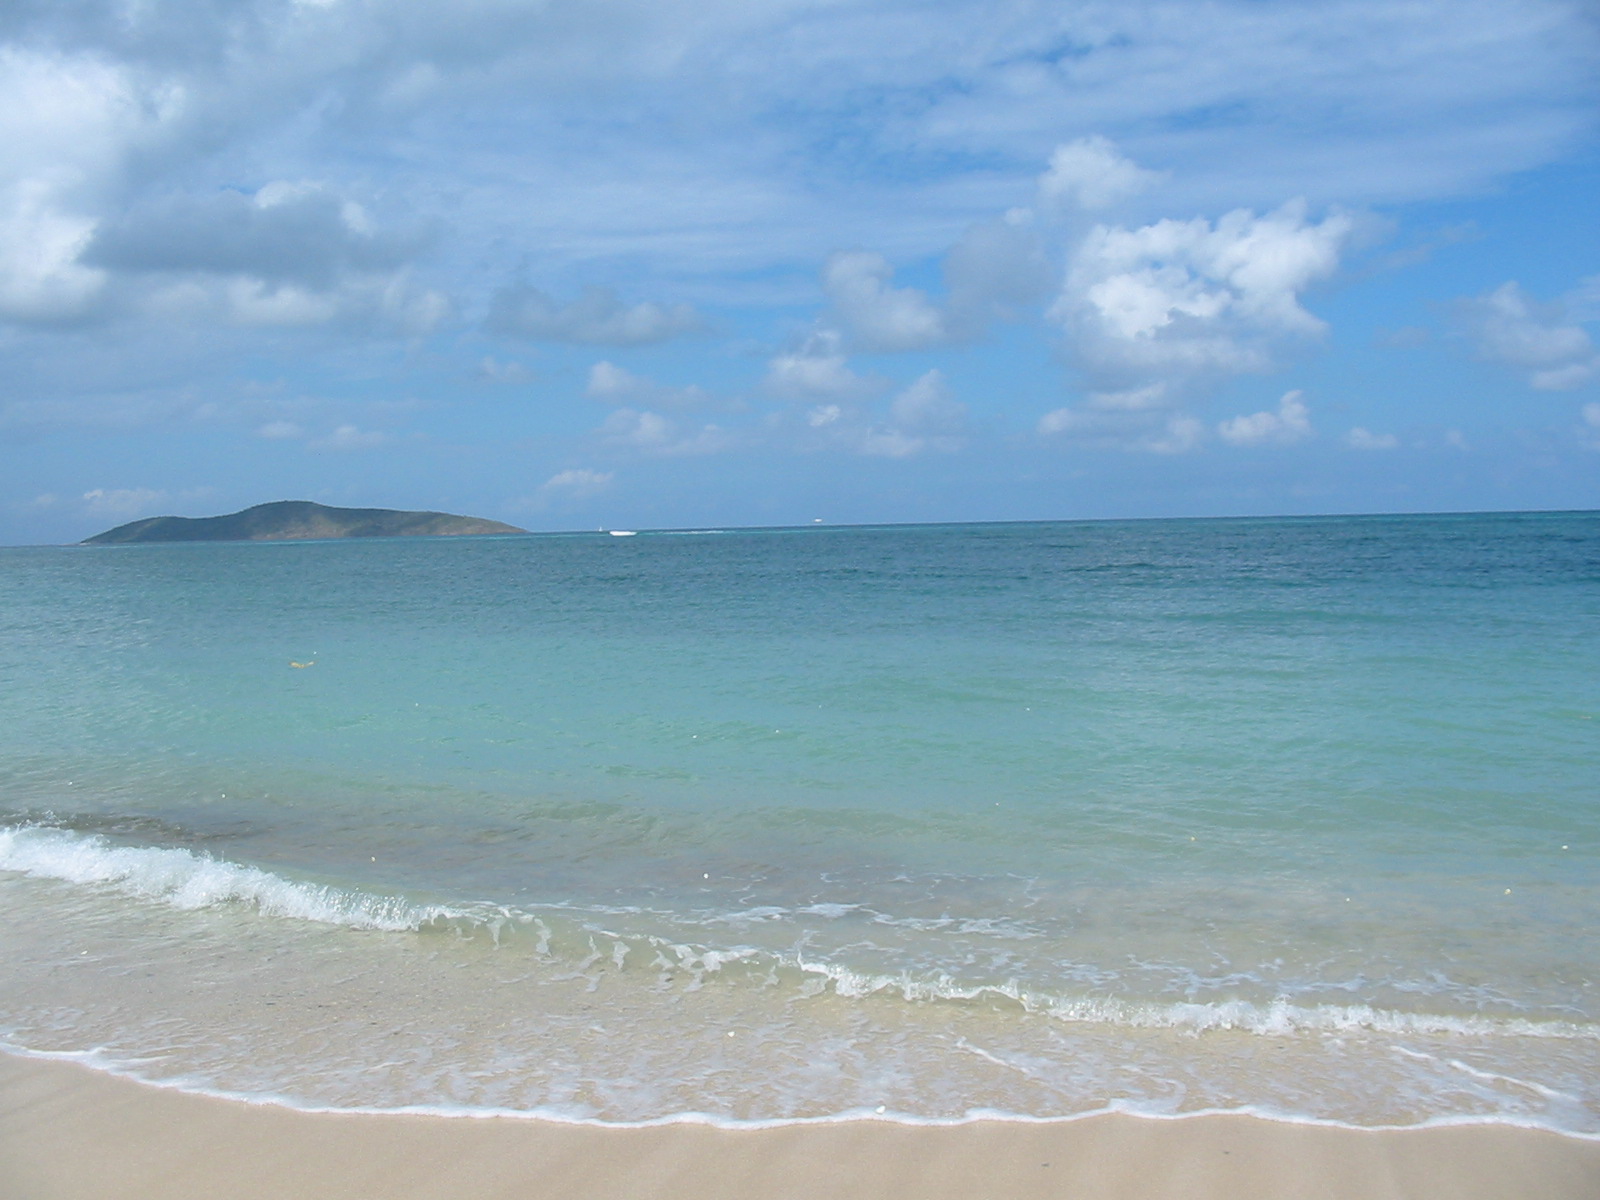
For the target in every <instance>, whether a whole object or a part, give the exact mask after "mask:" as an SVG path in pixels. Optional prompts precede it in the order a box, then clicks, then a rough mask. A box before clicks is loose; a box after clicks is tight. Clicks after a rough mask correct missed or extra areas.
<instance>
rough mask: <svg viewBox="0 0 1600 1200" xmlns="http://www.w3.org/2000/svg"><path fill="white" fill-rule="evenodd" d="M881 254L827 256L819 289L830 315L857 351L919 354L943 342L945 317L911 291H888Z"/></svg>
mask: <svg viewBox="0 0 1600 1200" xmlns="http://www.w3.org/2000/svg"><path fill="white" fill-rule="evenodd" d="M893 279H894V268H892V267H891V266H890V265H889V262H888V260H887V259H885V258H884V257H883V255H881V254H873V253H869V252H867V251H861V250H854V251H848V252H844V253H839V254H834V255H832V256H831V257H829V259H828V262H827V265H826V266H825V267H824V268H823V271H822V286H823V290H824V291H825V292H827V294H828V299H829V300H831V301H832V302H833V312H834V315H835V316H836V318H837V319H838V321H839V322H840V323H841V324H842V325H843V327H844V329H845V331H846V333H847V334H848V336H849V339H850V344H851V345H852V346H854V347H856V348H857V349H860V350H878V351H895V350H922V349H926V348H927V347H929V346H935V345H938V344H939V343H940V342H941V341H943V340H944V339H945V336H946V334H945V321H944V316H943V315H942V314H941V313H940V312H939V310H938V308H936V307H935V306H934V305H933V304H931V303H929V301H928V297H927V296H926V294H924V293H923V292H920V291H918V290H917V289H916V288H897V287H893V286H891V285H892V281H893Z"/></svg>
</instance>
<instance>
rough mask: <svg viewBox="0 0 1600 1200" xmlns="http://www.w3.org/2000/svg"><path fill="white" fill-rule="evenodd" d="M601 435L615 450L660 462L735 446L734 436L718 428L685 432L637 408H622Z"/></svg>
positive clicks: (708, 427)
mask: <svg viewBox="0 0 1600 1200" xmlns="http://www.w3.org/2000/svg"><path fill="white" fill-rule="evenodd" d="M600 435H601V437H603V438H604V439H605V440H606V441H608V442H610V443H612V444H613V445H616V446H621V447H625V448H627V449H629V450H635V451H638V452H639V453H642V454H648V455H650V456H652V457H657V458H682V457H687V456H691V455H699V454H719V453H721V452H722V451H724V450H729V449H731V448H732V447H733V445H734V439H733V436H732V435H731V434H730V433H728V431H727V430H725V429H722V428H721V427H719V426H717V425H702V426H700V427H699V428H697V429H685V428H684V427H683V426H682V425H681V424H680V423H679V422H677V421H675V420H673V419H672V418H671V417H665V416H662V415H661V414H660V413H657V412H650V411H649V410H647V409H645V410H641V409H634V408H619V409H617V410H616V411H615V412H613V413H612V414H611V415H610V416H609V417H607V418H606V419H605V421H604V423H602V424H601V426H600Z"/></svg>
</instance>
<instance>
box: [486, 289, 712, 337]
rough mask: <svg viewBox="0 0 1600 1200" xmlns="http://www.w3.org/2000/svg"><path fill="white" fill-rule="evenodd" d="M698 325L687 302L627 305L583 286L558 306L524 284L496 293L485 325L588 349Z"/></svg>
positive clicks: (696, 328) (492, 329)
mask: <svg viewBox="0 0 1600 1200" xmlns="http://www.w3.org/2000/svg"><path fill="white" fill-rule="evenodd" d="M703 327H704V322H702V321H701V319H700V315H699V314H698V313H696V312H695V310H694V309H693V308H692V307H691V306H690V305H687V304H672V305H662V304H656V303H655V302H653V301H644V302H642V303H639V304H633V305H629V304H626V303H624V302H623V300H622V298H621V297H619V296H618V295H617V293H616V292H615V291H613V290H612V289H611V288H608V287H588V288H585V289H584V290H583V291H582V292H581V293H580V294H579V295H578V297H577V298H576V299H575V300H572V301H570V302H569V303H566V304H561V303H559V302H558V301H556V300H555V299H553V298H552V297H550V296H548V295H546V294H545V293H544V292H542V291H540V290H539V289H538V288H536V287H531V286H529V285H527V284H513V285H511V286H509V287H505V288H501V289H500V290H499V291H498V292H496V293H495V295H494V298H493V299H492V301H491V302H490V307H489V318H488V321H487V322H486V328H487V329H488V330H489V331H490V332H491V333H499V334H510V335H512V336H515V337H524V338H530V339H532V340H533V341H543V342H573V343H577V344H579V345H592V346H643V345H647V344H649V343H651V342H664V341H666V340H667V339H669V338H675V337H680V336H682V335H683V334H688V333H698V332H699V331H700V330H701V329H702V328H703Z"/></svg>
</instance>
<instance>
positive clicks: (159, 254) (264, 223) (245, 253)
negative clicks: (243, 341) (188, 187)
mask: <svg viewBox="0 0 1600 1200" xmlns="http://www.w3.org/2000/svg"><path fill="white" fill-rule="evenodd" d="M425 242H426V239H425V238H424V237H423V235H422V234H420V233H419V232H416V231H410V232H393V231H390V232H384V231H380V230H377V229H375V228H374V226H373V223H372V221H371V220H370V219H369V218H368V216H367V214H366V212H365V211H364V210H363V209H362V208H361V206H360V205H358V204H355V203H354V202H352V201H350V200H347V199H344V198H341V197H340V196H338V195H336V194H334V193H333V192H332V191H330V190H328V189H326V188H324V187H323V186H321V185H318V184H306V183H288V182H282V181H280V182H277V183H270V184H267V185H265V186H263V187H261V188H259V189H257V190H256V191H255V192H253V193H250V194H246V193H244V192H240V191H234V190H227V191H220V192H217V193H214V194H211V195H207V196H203V197H193V196H185V195H181V194H177V195H170V196H166V197H163V198H161V199H159V200H155V201H150V202H147V203H145V204H142V205H137V206H134V207H133V208H131V209H129V210H127V211H125V212H122V213H120V214H118V215H117V216H115V217H114V218H111V219H109V220H106V221H102V222H101V223H100V224H99V225H98V226H97V228H96V229H95V232H94V235H93V237H92V238H89V239H88V240H87V241H86V243H85V244H84V246H83V247H82V252H81V254H80V256H79V262H80V264H81V265H82V266H83V267H84V269H92V270H94V271H97V272H98V273H99V275H100V277H101V279H102V282H104V283H105V284H106V285H107V288H108V290H114V291H115V293H116V294H118V295H120V299H121V303H122V307H124V308H126V309H140V310H143V311H144V312H145V313H146V314H148V315H152V316H158V317H162V318H172V317H183V318H187V319H190V320H206V319H212V318H215V317H219V316H220V317H222V318H223V319H226V320H228V321H229V322H230V323H232V324H235V325H240V326H246V327H249V326H266V327H293V326H309V325H322V324H327V323H330V322H335V321H338V322H352V321H355V322H368V323H377V324H381V325H383V326H385V327H389V328H393V329H396V330H398V331H400V332H404V333H425V332H427V331H428V330H430V329H432V328H434V327H435V326H436V325H438V324H439V323H440V322H441V321H442V320H444V318H445V317H446V316H447V315H448V312H449V304H448V302H447V301H446V299H445V298H444V296H442V295H441V294H440V293H438V292H436V291H432V290H430V289H427V288H424V287H419V286H417V285H416V284H414V283H413V281H412V278H411V260H412V259H413V258H415V257H416V255H417V254H418V253H419V252H420V251H421V249H422V247H423V246H424V244H425Z"/></svg>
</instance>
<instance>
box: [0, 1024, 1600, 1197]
mask: <svg viewBox="0 0 1600 1200" xmlns="http://www.w3.org/2000/svg"><path fill="white" fill-rule="evenodd" d="M0 1183H3V1188H0V1191H3V1194H4V1195H5V1196H6V1197H7V1198H8V1200H90V1198H97V1200H98V1198H104V1200H135V1198H140V1200H142V1198H151V1200H155V1198H158V1197H159V1198H160V1200H189V1198H191V1197H192V1198H195V1200H199V1198H200V1197H207V1198H212V1200H214V1198H217V1197H227V1198H235V1197H237V1198H240V1200H245V1198H256V1197H261V1198H266V1197H275V1198H276V1197H295V1198H297V1200H321V1198H323V1197H327V1198H328V1200H333V1198H335V1197H337V1198H339V1200H365V1198H370V1200H402V1198H404V1200H435V1198H437V1200H469V1198H473V1200H476V1198H483V1200H491V1198H499V1197H505V1198H507V1200H509V1198H512V1197H517V1198H522V1200H527V1198H541V1197H552V1198H554V1197H563V1198H569V1200H588V1198H594V1200H601V1198H605V1200H612V1198H616V1200H621V1198H623V1197H628V1198H634V1197H639V1198H643V1197H663V1198H665V1197H674V1198H688V1197H694V1198H697V1200H736V1198H737V1200H744V1198H747V1197H749V1198H754V1197H760V1198H762V1200H800V1198H807V1200H810V1198H813V1197H815V1198H817V1200H822V1198H823V1197H829V1198H841V1200H850V1198H854V1197H861V1198H866V1197H873V1198H875V1200H900V1198H904V1200H946V1198H955V1197H972V1198H977V1197H993V1196H1006V1197H1014V1198H1017V1200H1029V1198H1033V1197H1041V1198H1042V1197H1071V1198H1073V1200H1134V1198H1136V1197H1137V1198H1138V1200H1166V1198H1171V1200H1179V1198H1182V1200H1201V1198H1212V1197H1214V1198H1216V1200H1253V1198H1258V1197H1259V1198H1260V1200H1268V1198H1271V1200H1301V1198H1303V1200H1313V1198H1317V1200H1341V1198H1345V1197H1348V1198H1349V1200H1386V1198H1390V1197H1395V1198H1399V1197H1405V1198H1407V1200H1421V1198H1429V1200H1432V1198H1437V1200H1446V1198H1449V1200H1490V1198H1496V1200H1511V1198H1513V1197H1518V1198H1520V1197H1533V1196H1537V1197H1540V1200H1568V1198H1570V1200H1592V1198H1593V1197H1594V1196H1596V1195H1600V1141H1586V1140H1582V1139H1577V1138H1567V1137H1561V1136H1559V1135H1556V1134H1551V1133H1543V1132H1539V1131H1534V1130H1525V1129H1516V1128H1511V1127H1507V1126H1499V1125H1470V1126H1454V1127H1448V1128H1435V1129H1419V1130H1408V1131H1363V1130H1351V1129H1334V1128H1323V1127H1314V1126H1308V1125H1294V1124H1287V1123H1280V1122H1274V1121H1264V1120H1259V1119H1256V1118H1253V1117H1242V1116H1237V1117H1236V1116H1226V1117H1217V1116H1208V1117H1195V1118H1189V1119H1184V1120H1167V1121H1163V1120H1148V1119H1143V1118H1138V1117H1127V1116H1099V1117H1091V1118H1087V1119H1084V1120H1080V1121H1070V1122H1061V1123H1053V1124H1021V1123H1014V1122H1000V1121H980V1122H974V1123H971V1124H966V1125H958V1126H946V1127H927V1126H921V1127H919V1126H910V1125H900V1124H895V1123H893V1122H888V1121H871V1120H866V1121H849V1122H841V1123H837V1124H830V1125H808V1126H795V1125H791V1126H784V1127H780V1128H773V1129H761V1130H728V1129H716V1128H712V1127H709V1126H701V1125H670V1126H659V1127H653V1128H644V1129H617V1128H600V1127H593V1126H577V1125H563V1124H558V1123H553V1122H547V1121H536V1120H517V1119H508V1118H484V1119H470V1118H442V1117H426V1116H405V1115H367V1114H354V1113H351V1114H319V1113H303V1112H297V1111H294V1110H292V1109H288V1108H282V1107H278V1106H274V1105H261V1104H245V1103H240V1102H235V1101H229V1100H218V1099H213V1098H210V1097H205V1096H196V1095H189V1094H185V1093H182V1092H178V1091H174V1090H170V1089H163V1088H154V1087H149V1086H146V1085H143V1084H139V1083H134V1082H132V1081H129V1080H125V1079H119V1078H116V1077H113V1076H109V1075H106V1074H104V1073H101V1072H97V1071H93V1070H90V1069H88V1068H85V1067H82V1066H79V1065H77V1064H75V1063H70V1062H62V1061H51V1060H39V1059H25V1058H17V1057H13V1056H9V1055H0Z"/></svg>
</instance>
